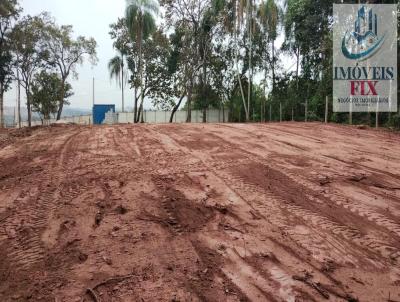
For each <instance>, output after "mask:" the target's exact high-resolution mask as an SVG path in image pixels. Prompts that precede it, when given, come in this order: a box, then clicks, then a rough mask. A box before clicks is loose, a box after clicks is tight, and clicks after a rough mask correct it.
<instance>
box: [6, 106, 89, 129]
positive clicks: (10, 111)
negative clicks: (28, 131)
mask: <svg viewBox="0 0 400 302" xmlns="http://www.w3.org/2000/svg"><path fill="white" fill-rule="evenodd" d="M91 113H92V111H91V110H89V109H80V108H70V107H66V108H64V110H63V114H62V116H63V117H68V116H77V115H87V114H91ZM4 117H5V122H6V125H7V126H12V125H13V123H14V107H7V106H6V107H4ZM21 119H22V120H23V121H26V120H27V119H28V111H27V109H26V108H25V107H21ZM32 120H40V118H39V115H38V114H37V113H35V112H33V113H32Z"/></svg>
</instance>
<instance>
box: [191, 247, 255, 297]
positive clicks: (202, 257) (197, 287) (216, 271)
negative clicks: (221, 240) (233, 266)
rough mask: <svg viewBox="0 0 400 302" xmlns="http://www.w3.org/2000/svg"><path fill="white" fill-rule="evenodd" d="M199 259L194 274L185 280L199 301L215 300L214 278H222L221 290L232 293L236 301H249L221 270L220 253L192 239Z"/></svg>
mask: <svg viewBox="0 0 400 302" xmlns="http://www.w3.org/2000/svg"><path fill="white" fill-rule="evenodd" d="M192 245H193V247H194V248H195V250H196V253H197V255H198V256H199V259H197V261H196V264H197V267H198V271H197V274H196V276H192V277H190V278H188V280H187V285H186V286H187V287H188V288H189V289H190V291H193V292H194V293H195V294H196V295H197V296H198V297H199V299H200V300H201V301H217V297H218V296H219V295H218V291H217V289H216V288H215V286H214V285H215V279H217V278H219V279H222V285H223V287H224V288H223V292H224V293H225V294H226V295H234V296H236V297H237V298H238V301H242V302H246V301H250V300H249V299H248V298H247V297H246V295H245V294H243V292H242V291H241V290H240V289H239V288H238V287H237V286H236V285H234V284H233V283H232V281H231V280H229V279H228V278H227V277H226V276H225V274H224V273H223V272H222V271H221V267H223V264H224V261H225V260H224V258H223V256H222V255H221V254H219V253H218V252H216V251H215V250H212V249H210V248H208V247H206V246H204V245H203V244H202V243H201V242H200V241H197V240H196V241H192Z"/></svg>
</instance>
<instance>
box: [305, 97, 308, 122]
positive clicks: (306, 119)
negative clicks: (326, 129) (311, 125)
mask: <svg viewBox="0 0 400 302" xmlns="http://www.w3.org/2000/svg"><path fill="white" fill-rule="evenodd" d="M304 121H305V122H308V99H306V109H305V114H304Z"/></svg>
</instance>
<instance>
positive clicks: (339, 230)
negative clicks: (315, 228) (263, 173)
mask: <svg viewBox="0 0 400 302" xmlns="http://www.w3.org/2000/svg"><path fill="white" fill-rule="evenodd" d="M245 132H246V133H247V134H249V131H247V130H245ZM220 138H221V139H224V138H223V137H220ZM234 145H235V148H236V149H241V147H240V146H239V145H238V144H234ZM242 150H243V149H242ZM243 151H244V152H245V153H247V154H249V156H248V158H249V159H250V162H259V164H261V165H263V164H264V165H267V166H269V167H272V166H271V163H270V162H268V163H266V162H265V157H258V156H254V155H255V154H256V153H255V152H251V151H249V152H247V150H243ZM260 159H261V160H260ZM276 168H278V169H279V170H280V171H282V172H283V173H284V174H285V176H287V177H288V178H289V179H290V180H291V181H292V182H293V183H297V184H299V185H300V186H304V187H306V188H308V189H310V190H312V191H313V192H319V191H320V190H321V187H320V186H316V185H314V184H313V183H312V182H311V181H309V180H308V179H307V178H305V177H304V178H303V177H301V175H299V174H295V173H293V172H291V171H290V170H288V169H287V168H286V169H285V167H284V165H280V166H278V167H275V169H276ZM246 179H248V177H246V178H243V179H241V181H245V180H246ZM312 195H316V194H314V193H313V194H312ZM323 195H324V198H325V199H326V200H328V201H329V200H331V201H333V202H335V203H336V204H337V205H340V206H342V205H343V198H342V199H341V200H337V197H336V196H337V193H336V192H330V194H323ZM325 203H326V202H325ZM282 204H285V202H284V200H283V201H282V200H281V202H279V203H278V205H282ZM346 204H349V203H346ZM353 204H355V205H354V206H353V210H352V209H351V210H350V212H349V213H355V214H358V215H359V217H361V218H363V219H365V218H367V219H368V220H369V221H373V222H375V223H376V224H377V225H378V226H382V227H385V228H386V229H387V230H389V231H391V232H393V233H395V234H397V232H398V230H399V224H398V223H396V222H394V221H392V220H391V219H389V218H388V217H386V216H383V215H381V214H379V213H377V212H376V210H373V209H370V208H368V206H366V205H357V202H356V201H354V203H353ZM347 208H348V207H347V206H344V209H346V210H347ZM354 208H357V209H358V211H355V210H354ZM296 212H297V213H299V215H298V216H299V217H307V218H308V219H309V221H311V222H313V224H314V225H318V224H319V223H321V225H322V226H323V227H324V228H325V229H326V230H328V231H331V232H332V233H333V234H336V235H341V236H342V237H343V238H345V239H347V240H351V241H354V242H356V243H357V244H358V245H361V246H365V247H367V248H369V249H372V250H374V251H377V252H379V253H380V254H381V255H382V256H384V257H385V258H387V259H388V260H397V259H398V258H399V255H400V252H399V248H398V247H395V246H393V245H391V244H390V243H388V242H386V241H384V240H380V239H379V238H377V237H373V236H362V235H361V233H360V232H359V231H356V229H354V228H348V227H347V226H345V225H337V223H334V224H332V222H330V221H329V219H328V220H327V219H326V218H323V217H321V216H319V217H318V216H313V215H316V214H312V212H310V211H309V210H308V211H307V215H306V216H304V214H305V212H302V211H300V208H294V207H291V213H296ZM335 224H336V225H335Z"/></svg>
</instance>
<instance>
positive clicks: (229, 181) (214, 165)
mask: <svg viewBox="0 0 400 302" xmlns="http://www.w3.org/2000/svg"><path fill="white" fill-rule="evenodd" d="M158 133H160V132H159V131H158ZM170 137H171V136H170ZM170 139H171V138H170ZM170 139H167V140H168V141H169V143H171V141H170ZM162 140H164V141H165V138H164V139H162ZM175 144H178V145H179V143H177V142H175ZM179 146H180V147H178V148H181V149H182V150H184V151H186V152H189V153H190V154H191V155H193V156H195V157H196V158H198V159H199V160H200V161H202V162H203V164H204V165H205V166H206V167H207V168H208V170H209V172H212V173H213V174H214V175H215V176H216V177H217V178H218V179H219V180H220V181H222V182H223V183H224V184H225V185H226V186H227V187H229V188H230V189H231V190H232V191H233V192H235V194H237V196H238V197H239V198H240V199H242V200H243V201H245V202H246V203H247V204H248V205H249V206H250V207H251V208H252V209H254V210H255V212H256V213H258V215H259V216H260V217H263V218H264V219H266V220H267V221H269V216H274V217H275V218H276V219H279V218H278V217H282V219H281V220H280V221H279V223H278V224H275V225H277V226H279V227H280V228H281V229H283V230H285V231H286V232H287V233H290V231H288V223H287V221H283V219H284V217H285V216H286V215H284V214H285V213H282V212H279V211H278V212H277V209H279V207H278V206H276V204H275V205H274V206H272V207H265V208H268V211H267V212H264V213H263V212H262V211H260V209H259V207H258V206H257V205H254V203H253V202H252V201H249V200H251V198H250V199H249V196H251V195H252V194H254V193H255V192H257V191H259V190H257V187H256V186H251V185H248V184H246V182H243V179H238V178H236V179H235V178H233V177H231V176H229V174H228V176H227V175H226V174H224V172H221V171H224V170H228V167H229V164H227V163H224V164H222V163H219V162H214V161H213V160H212V159H210V158H207V159H205V157H207V156H204V154H203V155H201V154H198V153H196V152H193V151H191V152H190V151H189V150H187V149H186V148H185V147H183V146H182V145H179ZM236 184H239V185H238V186H236ZM246 189H249V190H248V191H246ZM239 192H242V194H243V195H244V196H247V197H246V198H245V197H243V195H242V194H240V193H239ZM257 193H259V192H257ZM253 201H254V200H253ZM263 205H265V204H263ZM271 211H272V212H273V213H271ZM264 215H265V216H264ZM266 217H268V218H266ZM276 219H275V221H274V222H275V223H276V222H277V220H276ZM283 227H285V229H284V228H283ZM292 235H294V233H293V232H292ZM294 239H295V241H296V239H299V238H298V237H297V238H296V237H295V238H294ZM309 239H310V236H309V235H308V236H304V237H302V238H301V239H300V240H299V242H298V243H302V244H303V247H304V248H305V249H307V250H309V249H310V246H314V247H315V248H316V249H318V252H319V253H321V245H322V246H323V244H324V243H326V235H325V236H321V237H320V240H319V241H318V242H315V243H312V242H310V240H309ZM335 249H336V247H335V246H327V247H326V248H325V250H326V251H327V252H328V251H332V250H335ZM336 250H337V249H336ZM235 253H236V252H234V251H233V253H229V255H228V258H229V259H230V261H232V263H236V262H237V261H236V260H237V258H236V257H233V256H232V255H235ZM232 257H233V258H232ZM340 257H342V258H344V259H346V252H345V251H344V249H343V250H342V251H340V253H339V254H338V258H340ZM331 258H332V257H328V256H326V257H325V258H324V260H329V259H331ZM334 258H336V257H334ZM347 258H348V257H347ZM235 259H236V260H235ZM353 260H354V261H355V258H354V259H353ZM241 262H243V261H241ZM355 262H356V261H355ZM237 265H239V264H237ZM242 266H243V263H242V265H239V266H237V268H239V267H242ZM244 267H246V266H244ZM233 271H235V272H236V276H233V275H232V273H229V274H228V275H229V276H230V277H232V279H233V280H240V282H239V281H238V283H236V285H237V286H239V287H240V288H241V289H242V291H243V292H244V293H246V294H248V295H249V296H250V297H253V299H252V300H254V299H255V296H253V295H254V294H255V293H257V292H258V294H259V295H260V294H261V293H263V292H264V295H262V297H264V298H260V299H261V300H260V301H262V300H263V299H268V297H269V296H268V294H267V293H268V292H274V289H273V288H268V287H267V288H268V290H266V288H265V285H266V284H268V282H267V281H266V280H264V282H263V281H260V282H261V283H259V284H257V283H256V284H254V283H249V275H247V274H249V271H247V273H246V272H244V275H242V273H240V272H238V271H240V270H239V269H238V270H233ZM238 274H239V275H238ZM250 274H251V273H250ZM282 274H284V275H282ZM278 275H279V276H280V278H283V279H282V280H279V277H276V276H275V277H276V278H274V279H273V281H272V280H271V281H272V282H278V284H280V285H279V286H278V288H279V287H281V288H285V287H287V283H288V280H289V279H290V276H288V274H287V273H283V272H282V273H280V274H278ZM246 276H247V277H246ZM237 278H239V279H237ZM251 279H252V280H254V279H256V280H258V279H259V277H257V273H255V275H253V277H252V278H251ZM290 280H291V279H290ZM271 281H269V282H271ZM246 284H247V285H246ZM243 286H244V287H243ZM254 288H259V289H260V290H261V289H262V288H264V291H263V290H261V291H260V290H258V291H257V290H254ZM258 300H259V299H255V301H258ZM289 300H291V299H289ZM293 301H294V300H293Z"/></svg>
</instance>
